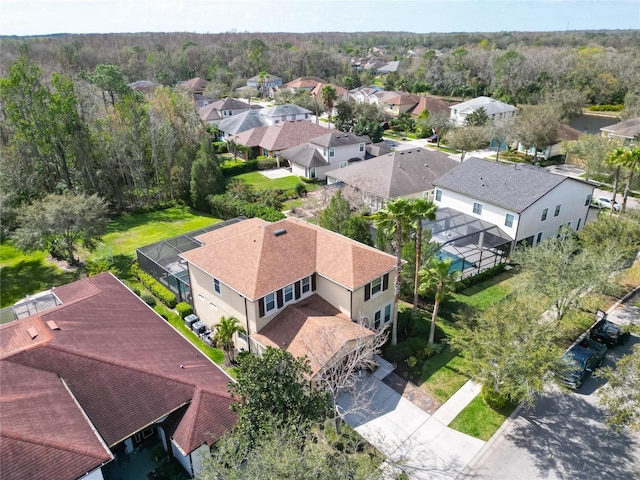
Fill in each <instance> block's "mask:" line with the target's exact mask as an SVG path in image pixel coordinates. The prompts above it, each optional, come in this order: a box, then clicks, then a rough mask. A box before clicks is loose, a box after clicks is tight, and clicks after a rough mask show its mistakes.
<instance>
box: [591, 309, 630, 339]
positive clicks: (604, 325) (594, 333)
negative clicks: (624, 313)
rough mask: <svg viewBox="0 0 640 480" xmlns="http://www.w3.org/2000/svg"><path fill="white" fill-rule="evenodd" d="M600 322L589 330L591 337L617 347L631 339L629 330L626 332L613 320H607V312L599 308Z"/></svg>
mask: <svg viewBox="0 0 640 480" xmlns="http://www.w3.org/2000/svg"><path fill="white" fill-rule="evenodd" d="M597 315H598V318H600V320H598V323H596V324H595V325H594V326H593V327H591V330H590V331H589V337H590V338H591V339H593V340H596V341H598V342H600V343H604V344H605V345H606V346H607V347H615V346H616V345H624V344H625V343H627V340H629V332H625V331H624V330H622V328H620V327H619V326H618V325H616V324H615V323H613V322H610V321H609V320H607V314H606V313H604V312H602V311H601V310H598V312H597Z"/></svg>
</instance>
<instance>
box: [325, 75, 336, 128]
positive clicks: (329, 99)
mask: <svg viewBox="0 0 640 480" xmlns="http://www.w3.org/2000/svg"><path fill="white" fill-rule="evenodd" d="M321 94H322V102H323V103H324V105H325V106H326V107H327V115H328V117H329V128H331V112H332V111H333V103H334V102H335V101H336V100H337V99H338V93H337V92H336V89H335V88H333V87H332V86H331V85H325V86H324V87H322V90H321Z"/></svg>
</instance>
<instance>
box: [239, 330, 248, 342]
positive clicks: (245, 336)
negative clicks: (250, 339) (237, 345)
mask: <svg viewBox="0 0 640 480" xmlns="http://www.w3.org/2000/svg"><path fill="white" fill-rule="evenodd" d="M238 338H239V339H240V340H242V341H243V342H245V343H246V342H247V334H246V333H244V332H238Z"/></svg>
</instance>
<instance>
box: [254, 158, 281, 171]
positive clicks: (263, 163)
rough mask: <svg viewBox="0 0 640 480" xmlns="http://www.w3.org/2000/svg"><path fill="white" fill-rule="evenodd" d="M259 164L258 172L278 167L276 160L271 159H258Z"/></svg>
mask: <svg viewBox="0 0 640 480" xmlns="http://www.w3.org/2000/svg"><path fill="white" fill-rule="evenodd" d="M257 162H258V170H270V169H272V168H276V167H277V166H278V162H276V160H275V158H271V157H262V158H261V157H258V160H257Z"/></svg>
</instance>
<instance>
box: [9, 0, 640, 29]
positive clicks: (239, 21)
mask: <svg viewBox="0 0 640 480" xmlns="http://www.w3.org/2000/svg"><path fill="white" fill-rule="evenodd" d="M597 29H607V30H610V29H640V0H600V1H593V0H511V1H504V0H446V1H443V0H0V35H45V34H53V33H123V32H194V33H220V32H229V31H238V32H245V31H246V32H300V33H305V32H371V31H403V32H415V33H429V32H500V31H565V30H597Z"/></svg>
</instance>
